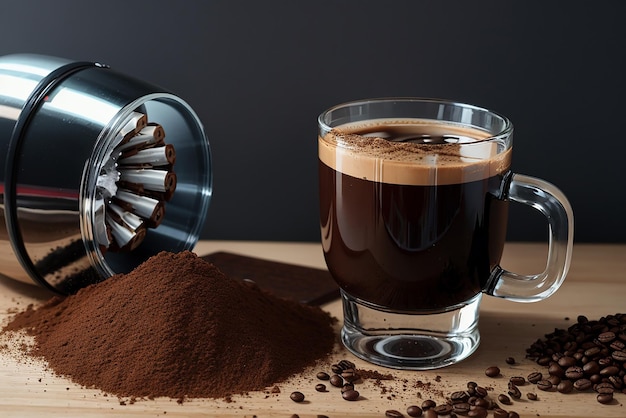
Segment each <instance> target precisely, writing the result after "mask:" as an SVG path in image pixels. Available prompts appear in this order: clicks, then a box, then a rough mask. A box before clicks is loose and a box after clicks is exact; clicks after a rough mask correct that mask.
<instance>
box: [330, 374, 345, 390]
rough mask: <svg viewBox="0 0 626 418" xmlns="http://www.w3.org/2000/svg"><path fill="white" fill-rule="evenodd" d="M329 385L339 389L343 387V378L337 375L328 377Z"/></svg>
mask: <svg viewBox="0 0 626 418" xmlns="http://www.w3.org/2000/svg"><path fill="white" fill-rule="evenodd" d="M330 384H331V385H333V386H335V387H337V388H340V387H342V386H343V378H342V377H341V376H339V375H338V374H334V375H332V376H331V377H330Z"/></svg>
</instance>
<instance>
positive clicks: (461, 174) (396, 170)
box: [318, 119, 511, 186]
mask: <svg viewBox="0 0 626 418" xmlns="http://www.w3.org/2000/svg"><path fill="white" fill-rule="evenodd" d="M490 137H491V135H490V134H489V133H488V132H485V131H482V130H479V129H476V128H470V127H466V126H462V125H457V124H452V123H445V122H440V121H432V120H423V119H401V120H395V119H376V120H370V121H363V122H357V123H351V124H346V125H341V126H338V127H336V128H334V129H332V130H331V131H330V132H329V133H327V134H326V135H324V136H323V137H319V138H318V152H319V159H320V161H322V162H323V163H324V164H326V165H327V166H329V167H330V168H332V169H333V170H335V171H338V172H341V173H343V174H347V175H349V176H352V177H356V178H360V179H364V180H370V181H375V182H381V183H390V184H406V185H416V186H419V185H439V184H459V183H467V182H470V181H477V180H483V179H486V178H489V177H493V176H496V175H500V174H503V173H505V172H506V171H507V170H508V169H509V167H510V165H511V148H508V149H505V147H504V145H503V144H502V143H501V142H499V141H495V140H487V139H488V138H490ZM416 138H417V139H416Z"/></svg>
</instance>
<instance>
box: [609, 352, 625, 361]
mask: <svg viewBox="0 0 626 418" xmlns="http://www.w3.org/2000/svg"><path fill="white" fill-rule="evenodd" d="M611 357H612V358H613V360H615V361H619V362H622V363H624V362H626V351H624V350H623V349H620V350H616V351H613V352H612V353H611Z"/></svg>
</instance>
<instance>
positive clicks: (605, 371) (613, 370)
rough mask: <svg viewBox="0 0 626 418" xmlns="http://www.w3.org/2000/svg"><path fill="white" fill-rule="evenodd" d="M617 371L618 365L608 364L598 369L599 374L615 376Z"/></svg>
mask: <svg viewBox="0 0 626 418" xmlns="http://www.w3.org/2000/svg"><path fill="white" fill-rule="evenodd" d="M618 373H619V367H617V366H608V367H605V368H604V369H602V370H600V376H605V377H606V376H615V375H616V374H618Z"/></svg>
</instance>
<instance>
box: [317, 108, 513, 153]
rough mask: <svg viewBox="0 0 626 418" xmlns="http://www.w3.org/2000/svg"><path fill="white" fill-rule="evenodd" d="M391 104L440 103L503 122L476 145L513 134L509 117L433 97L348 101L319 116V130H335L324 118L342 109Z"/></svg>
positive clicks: (489, 110) (485, 109)
mask: <svg viewBox="0 0 626 418" xmlns="http://www.w3.org/2000/svg"><path fill="white" fill-rule="evenodd" d="M389 102H416V103H417V102H420V103H433V104H436V103H438V104H445V105H450V106H458V107H462V108H465V109H472V110H476V111H480V112H485V113H489V114H491V115H493V116H495V117H497V118H499V119H501V120H502V122H503V128H502V129H501V130H500V131H499V132H496V133H489V136H488V137H486V138H484V139H481V140H479V141H476V142H474V143H481V142H489V141H498V140H502V139H504V138H508V137H510V136H511V135H512V133H513V122H511V120H510V119H509V118H508V117H506V116H504V115H503V114H501V113H499V112H496V111H494V110H491V109H488V108H485V107H481V106H477V105H473V104H469V103H465V102H462V101H457V100H449V99H440V98H432V97H412V96H390V97H378V98H369V99H357V100H351V101H346V102H343V103H339V104H336V105H334V106H332V107H329V108H328V109H326V110H324V111H323V112H322V113H320V114H319V116H318V117H317V123H318V128H319V129H321V130H324V131H325V132H329V131H331V130H332V129H334V127H332V126H329V125H328V124H327V123H326V122H325V121H324V117H325V116H326V115H328V114H329V113H331V112H333V111H337V110H339V109H341V108H347V107H354V106H358V105H364V104H372V103H389ZM433 120H435V119H433ZM453 123H459V124H461V125H467V124H464V123H462V122H453ZM440 145H447V144H440ZM450 145H452V144H450Z"/></svg>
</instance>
